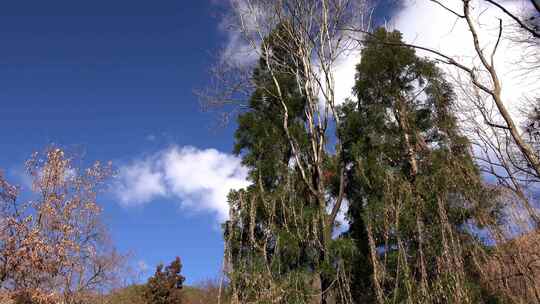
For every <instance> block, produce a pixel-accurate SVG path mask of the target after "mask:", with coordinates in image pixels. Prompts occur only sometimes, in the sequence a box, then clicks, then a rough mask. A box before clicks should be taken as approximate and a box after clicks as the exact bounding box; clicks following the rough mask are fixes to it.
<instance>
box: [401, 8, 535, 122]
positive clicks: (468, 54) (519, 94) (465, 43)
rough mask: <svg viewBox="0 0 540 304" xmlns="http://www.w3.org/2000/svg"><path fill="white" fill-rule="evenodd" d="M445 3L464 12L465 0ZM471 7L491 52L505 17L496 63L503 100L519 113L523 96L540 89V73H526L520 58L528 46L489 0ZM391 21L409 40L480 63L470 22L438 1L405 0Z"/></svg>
mask: <svg viewBox="0 0 540 304" xmlns="http://www.w3.org/2000/svg"><path fill="white" fill-rule="evenodd" d="M443 3H444V5H446V6H447V7H449V8H451V9H453V10H455V11H457V12H460V13H461V12H462V10H463V8H462V1H461V0H459V1H458V0H449V1H443ZM502 4H503V5H504V6H505V7H506V8H507V9H508V10H509V11H511V12H514V13H516V14H518V15H519V14H520V13H521V12H523V11H524V10H526V9H530V3H529V2H528V1H523V0H517V1H508V0H507V1H502ZM471 8H472V16H473V18H474V20H475V23H476V27H477V30H478V32H479V36H480V37H479V40H480V44H481V47H482V48H483V49H484V52H485V53H486V54H490V53H491V50H492V49H493V47H494V45H495V43H496V41H497V35H498V30H499V28H498V22H499V18H500V19H502V21H503V26H504V28H505V30H504V31H503V39H502V40H501V43H500V45H499V47H498V51H497V55H496V56H495V66H496V69H497V71H498V74H499V77H500V78H501V79H500V80H501V83H502V86H503V90H502V97H503V100H504V101H505V103H506V105H507V106H508V107H510V108H511V109H512V110H514V114H515V115H518V113H517V111H515V110H517V105H518V104H519V102H520V101H521V100H522V98H524V97H531V96H530V93H531V92H532V93H534V92H538V82H537V79H538V77H540V73H537V74H535V75H531V74H528V75H526V76H525V75H524V74H523V73H522V72H521V71H520V69H519V66H518V65H517V61H519V60H520V58H521V55H522V54H523V51H524V50H523V46H522V45H521V46H520V45H517V44H513V43H511V40H510V39H508V38H509V36H508V35H512V34H513V33H512V32H513V31H514V29H513V28H512V27H509V25H511V24H514V22H513V21H512V20H510V18H509V17H508V16H507V15H505V14H503V13H502V12H501V11H500V10H499V9H498V8H495V7H494V6H492V5H490V4H488V3H486V2H485V1H473V2H472V4H471ZM390 24H391V25H392V26H394V27H395V28H396V29H398V30H400V31H401V32H402V33H403V36H404V39H405V41H406V42H409V43H413V44H416V45H420V46H426V47H429V48H433V49H436V50H438V51H441V52H442V53H444V54H446V55H449V56H451V57H453V58H455V59H457V60H458V61H460V62H462V63H464V64H465V65H467V66H473V65H474V66H480V62H479V59H478V56H477V55H476V53H475V51H474V46H473V43H472V35H471V33H470V31H469V29H468V27H467V24H466V22H465V21H464V20H463V19H459V18H458V17H457V16H455V15H453V14H452V13H450V12H448V11H447V10H445V9H444V8H442V7H441V6H439V5H437V4H435V3H434V2H431V1H429V0H408V1H406V2H405V5H404V9H402V10H401V11H400V12H399V13H398V14H397V15H396V16H395V17H394V18H392V21H391V22H390ZM505 38H506V39H505ZM418 53H419V54H420V55H424V56H431V57H433V56H432V55H431V54H429V53H427V52H423V51H418ZM441 66H442V65H441ZM443 67H444V66H443ZM446 68H447V67H446ZM454 72H455V70H452V71H451V73H453V74H454ZM454 75H455V74H454Z"/></svg>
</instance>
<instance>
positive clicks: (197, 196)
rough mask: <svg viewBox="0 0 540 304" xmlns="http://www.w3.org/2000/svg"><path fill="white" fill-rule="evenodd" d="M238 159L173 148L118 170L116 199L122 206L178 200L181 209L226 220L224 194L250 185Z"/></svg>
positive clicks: (208, 152) (228, 155) (211, 152)
mask: <svg viewBox="0 0 540 304" xmlns="http://www.w3.org/2000/svg"><path fill="white" fill-rule="evenodd" d="M247 174H248V170H247V168H245V167H244V166H242V164H241V160H240V158H238V157H236V156H233V155H230V154H226V153H222V152H219V151H217V150H215V149H206V150H201V149H197V148H194V147H189V146H187V147H178V146H172V147H170V148H168V149H165V150H163V151H159V152H157V153H155V154H153V155H150V156H148V157H146V158H144V159H141V160H136V161H133V162H132V163H130V164H128V165H126V166H123V167H121V168H120V170H119V176H118V177H119V179H118V187H117V189H116V191H115V192H116V195H117V197H118V198H119V199H120V202H121V203H122V204H123V205H125V206H132V205H140V204H145V203H149V202H151V201H154V200H156V199H159V198H167V199H175V200H178V202H179V204H180V206H181V207H182V208H188V209H189V210H193V211H198V212H203V211H206V212H211V213H214V214H216V215H217V217H218V220H220V221H222V220H225V219H226V218H227V217H228V204H227V194H228V193H229V191H230V190H231V189H240V188H244V187H246V186H248V185H249V182H248V181H247V180H246V178H247Z"/></svg>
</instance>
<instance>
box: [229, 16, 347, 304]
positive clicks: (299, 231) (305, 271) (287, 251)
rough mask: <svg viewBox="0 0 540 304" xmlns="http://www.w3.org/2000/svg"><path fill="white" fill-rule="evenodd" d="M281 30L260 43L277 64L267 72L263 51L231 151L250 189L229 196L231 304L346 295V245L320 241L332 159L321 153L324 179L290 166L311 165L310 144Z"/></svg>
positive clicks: (302, 97)
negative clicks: (320, 184)
mask: <svg viewBox="0 0 540 304" xmlns="http://www.w3.org/2000/svg"><path fill="white" fill-rule="evenodd" d="M289 31H290V24H288V23H286V22H284V23H283V24H280V25H278V26H277V27H276V29H275V30H274V31H273V32H272V33H271V34H270V35H269V36H268V37H267V39H265V41H264V43H265V44H266V51H268V52H270V54H272V59H271V60H272V62H273V63H271V64H276V63H275V62H279V63H280V65H279V66H274V67H272V68H270V67H269V64H270V63H269V61H268V56H266V55H265V53H263V55H262V56H261V59H260V61H259V65H258V67H257V68H256V69H255V70H254V73H253V82H254V84H255V87H256V90H255V91H254V92H253V95H252V97H251V99H250V102H249V107H248V110H247V111H245V112H244V113H242V114H240V115H239V117H238V125H239V126H238V129H237V131H236V145H235V152H236V153H238V154H241V155H242V156H243V163H244V164H245V165H246V166H247V167H248V168H249V169H250V180H251V181H252V183H253V184H252V185H251V186H250V187H248V188H247V189H243V190H239V191H233V192H231V194H230V195H229V203H230V210H231V216H230V221H229V222H228V223H226V225H225V240H226V254H225V255H226V260H227V263H226V264H227V265H226V266H227V267H228V276H229V279H230V286H231V288H232V292H233V301H237V302H241V303H245V302H250V301H259V302H263V301H265V300H266V301H269V300H271V299H274V300H275V301H278V302H279V303H308V302H321V301H323V299H322V298H332V297H338V296H339V297H343V298H347V297H348V293H349V291H348V284H347V283H345V282H344V281H343V280H345V277H346V275H345V274H344V273H345V270H344V265H343V259H340V258H341V257H342V256H340V254H341V253H342V252H339V254H338V253H337V252H338V251H340V250H341V251H345V250H346V249H345V247H346V244H345V243H346V242H345V241H343V240H329V239H327V233H330V232H331V229H330V228H328V227H326V226H325V225H326V223H330V222H327V221H328V218H329V217H330V216H332V215H330V214H329V213H328V211H327V210H326V207H327V206H328V205H330V204H331V203H332V200H333V199H335V198H336V197H337V196H338V194H337V193H338V192H339V191H336V190H335V189H336V188H339V182H340V181H339V171H337V172H336V170H335V167H337V166H335V157H332V156H330V155H324V154H323V155H324V161H323V162H322V163H321V165H322V167H321V169H322V170H323V172H325V175H324V176H322V175H321V176H319V174H318V173H317V171H314V170H315V169H314V168H313V167H311V168H309V169H308V170H307V171H303V170H302V168H301V167H300V166H299V165H298V161H300V162H301V163H302V164H303V165H305V166H306V168H308V167H307V164H313V162H314V159H313V154H312V150H311V149H312V147H313V146H312V144H313V142H311V140H312V135H311V133H310V130H309V129H308V126H309V114H307V111H308V110H307V109H306V107H309V106H308V103H309V100H308V98H307V97H306V94H307V93H306V90H305V88H304V87H303V86H299V85H298V83H299V82H300V83H302V82H303V81H304V80H303V79H298V78H299V77H300V78H302V77H303V74H302V72H296V73H291V69H293V68H294V67H297V68H298V69H301V70H302V68H301V66H298V62H299V61H300V60H299V58H298V56H297V52H293V51H291V50H293V46H291V45H289V44H294V41H293V40H292V38H290V39H289V40H287V38H286V37H290V36H288V35H289V33H290V32H289ZM287 41H289V42H288V43H287ZM276 83H277V84H279V86H278V85H276ZM319 135H321V134H319ZM319 135H318V136H319ZM291 142H292V143H294V144H291ZM297 160H298V161H297ZM331 164H333V165H334V167H332V166H331ZM306 172H309V176H307V177H306V178H307V179H308V183H307V184H306V179H304V174H305V173H306ZM330 176H334V178H329V177H330ZM336 176H337V177H336ZM323 178H324V181H323ZM333 179H337V181H334V180H333ZM319 181H320V182H323V183H325V186H324V187H325V190H324V192H325V193H327V194H329V195H328V197H325V198H324V201H323V205H322V206H321V201H320V198H319V197H318V196H314V192H313V187H315V185H316V183H318V182H319ZM333 184H338V186H336V187H333ZM310 187H311V188H310ZM317 187H318V186H317ZM331 223H332V226H333V225H334V223H333V221H332V222H331ZM332 228H333V227H332ZM329 229H330V230H329ZM325 242H326V243H325ZM336 280H337V281H340V283H343V284H341V285H340V284H335V286H334V287H332V288H326V287H325V288H324V292H321V286H329V285H325V284H330V283H331V282H335V281H336ZM338 290H340V291H342V292H341V293H339V292H337V291H338ZM331 294H333V295H331ZM314 295H315V296H314ZM344 302H346V300H344Z"/></svg>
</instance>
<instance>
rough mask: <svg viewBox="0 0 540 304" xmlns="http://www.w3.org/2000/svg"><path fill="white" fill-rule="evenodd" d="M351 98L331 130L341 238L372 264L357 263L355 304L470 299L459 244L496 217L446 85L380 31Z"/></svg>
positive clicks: (431, 67) (370, 42) (396, 37)
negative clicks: (343, 167) (345, 227)
mask: <svg viewBox="0 0 540 304" xmlns="http://www.w3.org/2000/svg"><path fill="white" fill-rule="evenodd" d="M354 91H355V93H356V95H357V98H358V100H357V101H354V102H349V103H348V104H345V105H344V106H343V107H342V108H341V114H340V115H341V121H342V123H341V125H340V126H339V131H338V133H339V136H340V138H341V140H342V142H343V145H344V153H343V155H344V157H345V159H346V161H347V162H348V163H349V164H350V166H349V167H348V168H349V170H348V179H349V183H348V188H347V195H348V198H349V201H350V207H349V218H350V221H351V225H350V230H349V234H350V235H351V237H352V238H353V239H354V240H355V241H356V244H357V248H358V250H359V251H360V252H361V253H362V255H359V256H360V257H361V258H364V259H365V258H366V256H370V260H371V265H366V263H365V261H364V262H363V261H357V264H356V265H357V267H356V268H355V271H356V275H355V277H354V279H353V281H354V284H355V285H353V290H356V291H357V292H358V295H357V298H360V299H361V298H362V297H365V296H366V295H367V296H369V297H372V299H371V300H372V301H373V300H374V299H375V297H376V298H377V299H378V301H379V302H381V301H385V300H386V299H393V300H398V301H402V300H405V299H408V300H409V301H413V302H414V303H439V302H437V301H439V300H436V299H440V298H441V297H442V298H443V299H446V300H444V301H443V300H440V301H442V302H444V303H449V302H450V303H466V302H468V301H471V300H470V299H472V298H474V297H475V295H473V291H471V290H470V288H469V285H470V284H471V282H470V280H469V279H468V274H467V273H466V272H467V269H465V268H466V267H465V265H464V263H467V261H466V260H464V259H463V256H464V254H463V252H464V250H465V249H464V247H463V246H467V244H471V243H475V242H476V241H475V240H474V238H473V237H472V236H471V235H470V234H469V233H467V230H466V229H465V224H466V223H467V222H468V221H470V220H471V219H474V218H475V216H479V215H480V214H486V213H489V214H490V216H491V217H490V218H495V219H496V218H498V215H497V213H498V211H499V208H498V207H497V206H494V204H493V203H492V202H493V201H494V200H493V199H492V197H491V196H490V195H491V194H492V193H491V192H490V191H488V189H487V188H485V187H484V186H483V184H482V181H481V177H480V174H479V171H478V169H477V167H476V166H475V164H474V162H473V158H472V156H471V152H470V145H469V143H468V141H467V139H466V137H465V136H463V135H462V134H461V133H460V132H459V128H458V126H457V120H456V117H455V116H454V115H453V110H454V109H453V108H452V107H453V104H454V101H455V98H456V97H455V94H454V92H453V90H452V87H451V85H450V84H449V83H448V82H447V81H446V80H445V79H444V77H443V74H442V72H441V71H440V70H439V69H438V68H437V67H436V65H435V64H434V63H433V62H431V61H429V60H427V59H423V58H419V57H418V56H416V54H415V51H414V49H412V48H409V47H406V46H403V45H402V40H401V34H400V33H399V32H397V31H394V32H387V31H386V30H384V29H378V30H377V31H376V32H375V33H374V34H373V36H369V37H368V38H367V39H366V41H365V48H364V49H363V51H362V56H361V62H360V64H359V65H358V66H357V74H356V84H355V88H354ZM476 244H477V242H476ZM367 274H370V275H369V276H367ZM370 284H372V290H374V294H373V295H369V294H366V291H367V290H369V289H370V288H368V286H370ZM428 290H429V292H428ZM452 299H453V300H452ZM467 299H469V300H467ZM366 301H368V300H366V299H363V300H360V301H358V303H364V302H366Z"/></svg>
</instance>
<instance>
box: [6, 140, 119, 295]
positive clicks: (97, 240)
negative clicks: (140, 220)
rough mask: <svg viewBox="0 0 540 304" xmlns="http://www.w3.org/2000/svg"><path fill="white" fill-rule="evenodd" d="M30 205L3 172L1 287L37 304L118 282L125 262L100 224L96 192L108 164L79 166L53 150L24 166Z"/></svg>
mask: <svg viewBox="0 0 540 304" xmlns="http://www.w3.org/2000/svg"><path fill="white" fill-rule="evenodd" d="M26 169H27V172H28V174H29V175H30V176H31V177H32V192H30V193H28V196H30V197H31V199H30V200H27V201H23V200H22V199H21V198H20V196H21V193H20V189H19V188H17V187H15V186H12V185H11V184H9V183H8V182H7V181H6V180H5V179H4V177H3V176H1V175H0V212H1V218H0V287H2V289H6V290H8V291H10V292H11V293H13V294H19V295H21V294H25V295H27V296H26V297H27V298H30V299H34V301H38V300H45V299H47V298H48V299H51V298H54V299H62V300H63V301H64V302H65V303H75V302H76V301H77V299H78V298H79V297H81V296H82V295H83V294H85V293H90V292H97V291H99V290H101V289H103V288H105V287H106V286H107V285H108V284H109V283H111V282H112V281H113V280H114V279H115V270H116V269H117V266H118V265H119V264H120V263H121V261H122V259H123V257H122V256H121V255H119V254H118V253H117V252H116V251H115V250H113V249H112V247H111V246H110V243H109V242H108V238H107V234H106V230H105V229H104V227H103V226H102V224H101V221H100V213H101V208H100V207H99V205H98V203H97V194H98V192H99V191H100V190H102V189H104V187H105V186H106V183H107V180H108V178H109V177H110V176H111V174H112V170H111V164H105V165H104V164H101V163H99V162H96V163H94V164H93V165H92V166H90V167H88V168H85V169H82V168H79V167H77V166H74V161H73V159H71V158H69V157H67V156H66V155H65V153H64V152H63V151H62V150H61V149H59V148H56V147H50V148H48V149H47V150H46V151H45V153H44V154H40V153H35V154H34V155H33V156H32V157H31V158H30V160H29V161H27V163H26Z"/></svg>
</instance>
